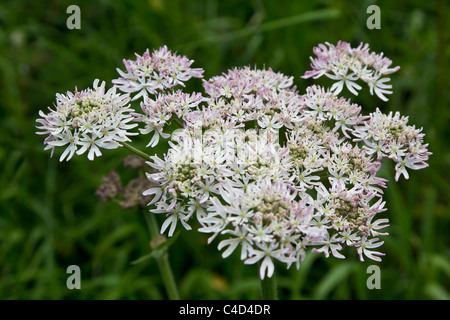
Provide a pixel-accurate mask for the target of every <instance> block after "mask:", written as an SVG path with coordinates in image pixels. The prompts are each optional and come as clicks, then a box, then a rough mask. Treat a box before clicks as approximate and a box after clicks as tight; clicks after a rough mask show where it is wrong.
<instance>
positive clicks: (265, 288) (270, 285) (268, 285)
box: [261, 273, 278, 300]
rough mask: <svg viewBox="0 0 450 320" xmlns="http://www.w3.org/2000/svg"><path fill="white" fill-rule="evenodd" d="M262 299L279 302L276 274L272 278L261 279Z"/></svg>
mask: <svg viewBox="0 0 450 320" xmlns="http://www.w3.org/2000/svg"><path fill="white" fill-rule="evenodd" d="M261 297H262V299H263V300H278V295H277V282H276V279H275V273H274V274H273V275H272V277H270V278H269V277H267V276H265V277H264V279H261Z"/></svg>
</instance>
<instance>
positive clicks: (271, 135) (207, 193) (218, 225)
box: [144, 67, 429, 278]
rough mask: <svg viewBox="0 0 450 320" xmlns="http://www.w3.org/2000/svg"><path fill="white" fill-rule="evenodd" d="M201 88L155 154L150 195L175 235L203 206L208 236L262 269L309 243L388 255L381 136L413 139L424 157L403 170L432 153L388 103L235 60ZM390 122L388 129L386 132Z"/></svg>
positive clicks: (297, 255)
mask: <svg viewBox="0 0 450 320" xmlns="http://www.w3.org/2000/svg"><path fill="white" fill-rule="evenodd" d="M204 88H205V92H206V94H205V96H204V97H203V98H202V99H200V98H198V99H197V100H196V101H197V102H198V103H196V106H195V108H187V109H183V110H184V111H185V112H184V113H183V114H182V115H181V117H179V118H180V119H182V120H183V121H184V122H185V128H184V129H183V130H182V131H180V132H177V134H176V135H174V136H173V137H172V142H170V149H169V151H168V153H167V154H165V155H164V157H163V158H162V159H161V158H159V157H157V156H154V157H152V158H153V162H152V163H150V165H151V166H152V167H153V168H154V169H156V171H157V172H156V173H153V174H149V179H150V180H151V181H153V182H155V183H156V184H157V185H159V187H154V188H151V189H149V190H147V191H146V192H145V193H144V194H145V195H154V198H153V200H152V202H151V204H155V205H156V209H153V210H151V211H153V212H155V213H162V214H165V215H166V217H167V218H166V220H165V222H164V224H163V227H162V232H164V231H166V230H167V229H168V230H169V232H168V233H169V236H170V235H172V234H173V233H174V231H175V229H176V226H177V223H178V222H180V223H181V224H182V225H183V226H184V228H186V229H191V228H192V218H193V217H196V220H197V221H198V223H199V225H200V228H199V231H200V232H204V233H210V234H211V237H210V238H209V242H211V241H213V240H214V239H215V238H216V237H221V238H222V239H223V240H221V241H220V242H219V245H218V248H219V250H224V251H223V254H222V255H223V257H227V256H229V255H230V254H231V253H232V252H233V251H234V250H236V249H238V248H239V249H240V257H241V259H242V260H243V261H244V263H246V264H252V263H256V262H258V261H261V265H260V276H261V278H264V277H265V276H266V275H267V276H269V277H270V276H272V273H273V270H274V265H273V260H274V259H275V260H279V261H282V262H284V263H286V264H287V266H288V267H289V266H290V265H291V264H293V263H295V264H296V266H297V267H298V266H299V264H300V262H301V261H302V260H303V258H304V257H305V254H306V251H307V248H309V247H310V248H312V251H314V252H322V253H323V254H324V255H325V256H326V257H328V256H330V254H331V255H332V256H334V257H337V258H344V257H345V256H344V255H343V249H344V247H353V248H355V249H356V251H357V253H358V254H359V256H360V259H361V261H364V257H368V258H370V259H373V260H376V261H380V260H381V259H380V256H382V255H383V253H381V252H379V251H375V250H373V249H375V248H378V247H379V246H381V245H382V244H383V241H380V240H379V238H380V237H381V236H385V235H387V233H385V232H381V231H380V230H381V229H383V228H385V227H387V226H388V224H387V223H388V219H386V218H377V217H376V216H377V214H379V213H380V212H383V211H385V209H384V205H385V202H384V201H383V199H382V194H383V191H382V188H385V187H386V184H385V182H386V180H384V179H382V178H380V177H377V173H378V171H379V169H380V168H381V157H379V156H377V155H376V154H375V153H374V151H373V141H377V142H378V141H382V143H386V144H389V145H391V144H392V143H393V141H395V143H397V146H399V150H401V149H402V148H403V146H407V148H409V149H410V150H415V153H412V151H411V152H410V153H409V154H410V155H411V157H412V158H413V159H414V161H415V162H414V164H415V165H409V163H407V164H406V163H405V165H404V166H403V167H401V168H400V169H398V170H400V171H401V172H403V171H402V170H403V168H404V167H408V168H410V169H419V168H421V167H422V166H424V165H425V161H426V160H427V158H428V155H429V153H428V151H427V150H426V145H423V144H422V141H423V135H421V134H419V131H418V130H415V128H412V127H408V126H406V121H405V118H401V119H397V118H398V117H394V118H392V115H389V116H386V119H384V120H383V119H381V118H380V115H379V114H378V112H379V111H377V113H374V114H371V115H369V116H363V115H361V113H360V112H361V107H360V106H358V105H356V104H352V103H351V102H350V101H349V100H347V99H344V98H340V97H338V96H337V95H336V94H335V93H332V92H330V91H326V90H325V89H323V88H321V87H318V86H312V87H309V88H307V90H306V93H305V94H303V95H300V94H299V93H298V92H297V91H296V88H295V87H293V81H292V78H290V77H287V76H285V75H282V74H280V73H275V72H273V71H272V70H270V69H269V70H253V69H250V68H248V67H245V68H235V69H233V70H230V71H229V72H228V73H226V74H223V75H221V76H216V77H213V78H211V79H209V80H208V81H204ZM389 119H390V120H389ZM383 121H384V122H383ZM397 122H399V123H397ZM383 123H384V124H383ZM393 123H397V124H396V125H397V127H399V129H398V130H396V131H395V130H394V127H395V125H394V124H393ZM389 128H391V129H389ZM386 130H387V131H388V132H389V133H390V135H386V134H385V135H384V136H382V137H383V139H384V140H382V139H381V138H379V137H378V136H379V133H377V132H381V131H383V132H386ZM394 131H395V133H394ZM385 140H386V141H385ZM400 142H401V143H403V145H399V143H400ZM380 143H381V142H380ZM414 148H415V149H414ZM385 150H386V149H383V151H382V152H384V151H385ZM397 155H398V156H399V157H401V156H405V154H403V153H401V152H400V153H398V154H397ZM391 158H393V159H394V160H396V161H404V158H395V157H393V156H391ZM401 159H403V160H401ZM408 159H409V158H408ZM416 162H420V164H421V165H417V163H416ZM400 163H402V162H400ZM405 170H406V169H405ZM396 178H397V177H396Z"/></svg>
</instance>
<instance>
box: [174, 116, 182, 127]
mask: <svg viewBox="0 0 450 320" xmlns="http://www.w3.org/2000/svg"><path fill="white" fill-rule="evenodd" d="M172 121H173V122H175V123H176V124H177V125H178V126H179V127H180V128H184V125H183V123H182V122H181V121H180V120H179V119H177V118H175V117H173V118H172Z"/></svg>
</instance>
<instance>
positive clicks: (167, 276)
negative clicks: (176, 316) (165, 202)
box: [144, 214, 180, 300]
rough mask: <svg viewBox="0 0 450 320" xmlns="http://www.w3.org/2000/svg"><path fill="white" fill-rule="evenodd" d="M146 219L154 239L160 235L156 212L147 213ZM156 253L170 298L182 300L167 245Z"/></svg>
mask: <svg viewBox="0 0 450 320" xmlns="http://www.w3.org/2000/svg"><path fill="white" fill-rule="evenodd" d="M144 216H145V219H146V221H147V226H148V230H149V232H150V236H151V239H152V241H154V240H155V239H157V238H158V237H160V234H159V231H158V230H159V226H158V222H157V221H156V218H155V216H154V214H145V215H144ZM155 253H156V254H155V255H154V257H155V259H156V262H157V263H158V268H159V272H160V273H161V277H162V279H163V282H164V287H165V288H166V292H167V295H168V297H169V299H170V300H180V294H179V293H178V288H177V285H176V283H175V277H174V276H173V272H172V267H171V266H170V262H169V252H168V250H167V247H165V248H162V249H159V250H158V252H155Z"/></svg>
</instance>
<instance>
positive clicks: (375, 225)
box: [366, 215, 389, 237]
mask: <svg viewBox="0 0 450 320" xmlns="http://www.w3.org/2000/svg"><path fill="white" fill-rule="evenodd" d="M374 217H375V215H374V216H372V217H370V218H369V219H368V220H367V222H366V225H367V227H368V228H369V230H370V234H371V235H372V236H374V237H376V236H387V235H389V233H388V232H379V231H378V230H381V229H384V228H387V227H389V225H388V224H384V223H388V222H389V219H378V220H375V221H374V222H372V219H373V218H374Z"/></svg>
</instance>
